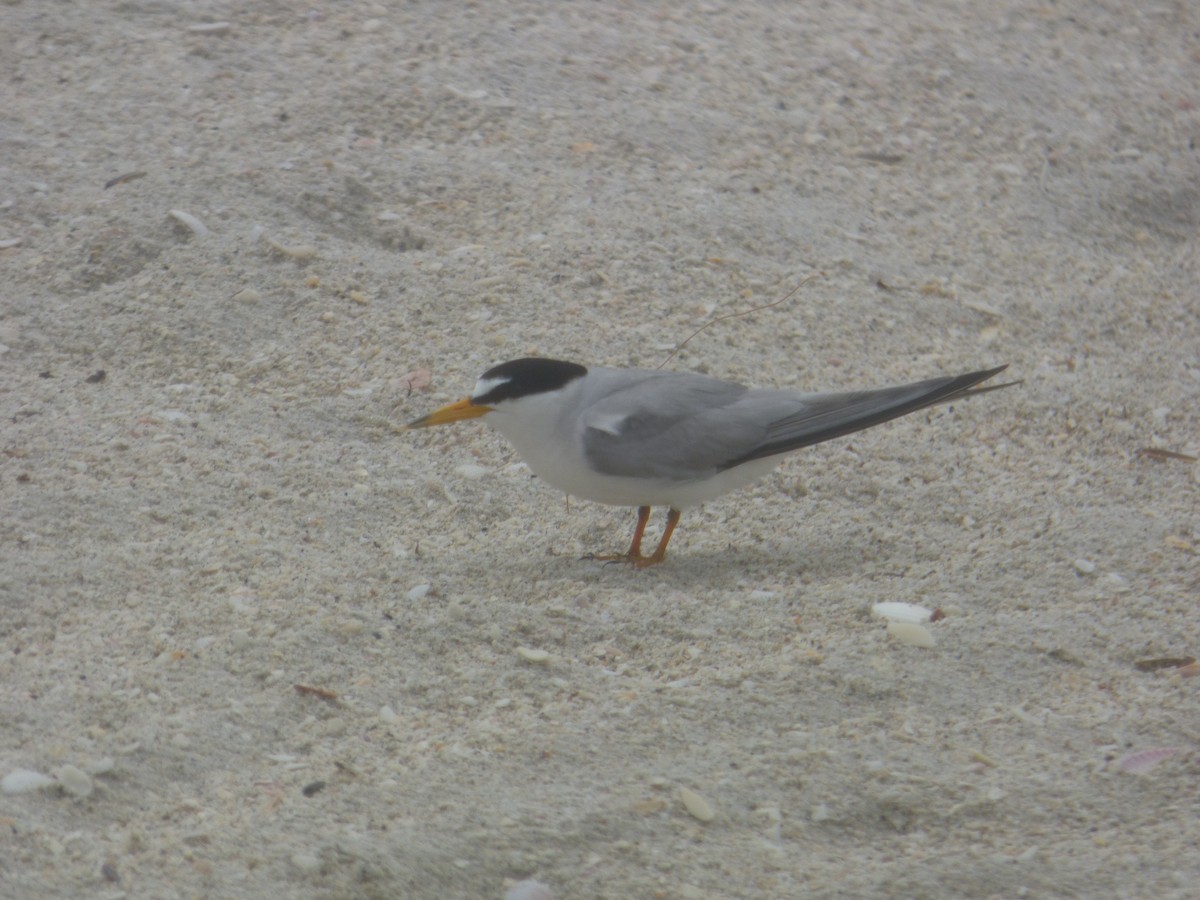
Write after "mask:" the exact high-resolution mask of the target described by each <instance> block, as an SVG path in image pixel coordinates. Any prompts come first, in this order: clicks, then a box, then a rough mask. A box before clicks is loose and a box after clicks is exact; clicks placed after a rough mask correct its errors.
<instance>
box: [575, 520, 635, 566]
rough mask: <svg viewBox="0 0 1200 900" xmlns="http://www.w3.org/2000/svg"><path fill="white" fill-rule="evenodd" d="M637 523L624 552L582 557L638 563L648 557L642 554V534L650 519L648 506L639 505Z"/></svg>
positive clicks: (603, 560)
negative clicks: (631, 538) (631, 539)
mask: <svg viewBox="0 0 1200 900" xmlns="http://www.w3.org/2000/svg"><path fill="white" fill-rule="evenodd" d="M637 516H638V517H637V525H635V526H634V528H633V541H632V542H631V543H630V545H629V550H628V551H626V552H625V553H605V554H589V555H588V556H585V557H584V559H598V560H600V561H601V562H627V563H633V564H634V565H635V566H636V565H638V564H639V563H640V562H641V561H642V560H644V559H649V557H646V556H642V535H643V534H645V533H646V523H647V522H649V521H650V507H648V506H639V507H638V513H637Z"/></svg>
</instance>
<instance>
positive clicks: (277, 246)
mask: <svg viewBox="0 0 1200 900" xmlns="http://www.w3.org/2000/svg"><path fill="white" fill-rule="evenodd" d="M267 246H268V247H270V248H271V249H272V250H274V251H275V252H276V253H278V254H280V255H281V256H286V257H288V258H289V259H294V260H297V261H298V262H307V261H308V260H310V259H315V258H316V255H317V248H316V247H314V246H312V245H311V244H291V245H289V244H281V243H279V242H278V241H273V240H271V239H270V238H267Z"/></svg>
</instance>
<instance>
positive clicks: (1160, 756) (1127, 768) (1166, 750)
mask: <svg viewBox="0 0 1200 900" xmlns="http://www.w3.org/2000/svg"><path fill="white" fill-rule="evenodd" d="M1186 749H1187V748H1186V747H1151V748H1150V749H1149V750H1138V751H1137V752H1136V753H1130V754H1129V755H1128V756H1123V757H1121V758H1120V759H1119V760H1117V768H1118V769H1120V770H1121V771H1122V772H1132V773H1133V774H1134V775H1141V774H1143V773H1145V772H1149V771H1150V770H1151V769H1153V768H1155V767H1156V766H1157V765H1158V764H1159V763H1161V762H1162V761H1163V760H1164V759H1170V758H1171V757H1172V756H1176V755H1178V754H1180V753H1183V752H1185V751H1186Z"/></svg>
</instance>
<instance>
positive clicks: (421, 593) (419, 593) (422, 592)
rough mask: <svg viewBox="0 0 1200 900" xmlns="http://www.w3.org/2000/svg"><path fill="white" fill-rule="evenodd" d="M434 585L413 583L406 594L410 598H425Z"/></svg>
mask: <svg viewBox="0 0 1200 900" xmlns="http://www.w3.org/2000/svg"><path fill="white" fill-rule="evenodd" d="M432 587H433V586H432V585H429V584H417V585H413V586H412V587H411V588H409V589H408V593H407V594H405V595H404V596H405V597H407V598H408V599H409V600H424V599H425V598H426V597H427V596H428V595H429V591H430V589H431V588H432Z"/></svg>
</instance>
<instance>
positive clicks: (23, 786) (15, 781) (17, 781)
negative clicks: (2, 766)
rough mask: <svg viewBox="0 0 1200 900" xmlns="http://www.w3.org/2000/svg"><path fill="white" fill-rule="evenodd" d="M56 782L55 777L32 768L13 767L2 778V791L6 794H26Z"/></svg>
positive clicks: (0, 784)
mask: <svg viewBox="0 0 1200 900" xmlns="http://www.w3.org/2000/svg"><path fill="white" fill-rule="evenodd" d="M52 784H54V779H53V778H51V777H50V776H49V775H43V774H42V773H41V772H35V771H33V770H32V769H13V770H12V771H11V772H9V773H8V774H7V775H5V776H4V777H3V778H0V791H3V792H4V793H6V794H25V793H28V792H29V791H37V790H41V789H42V788H46V787H49V786H50V785H52Z"/></svg>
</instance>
